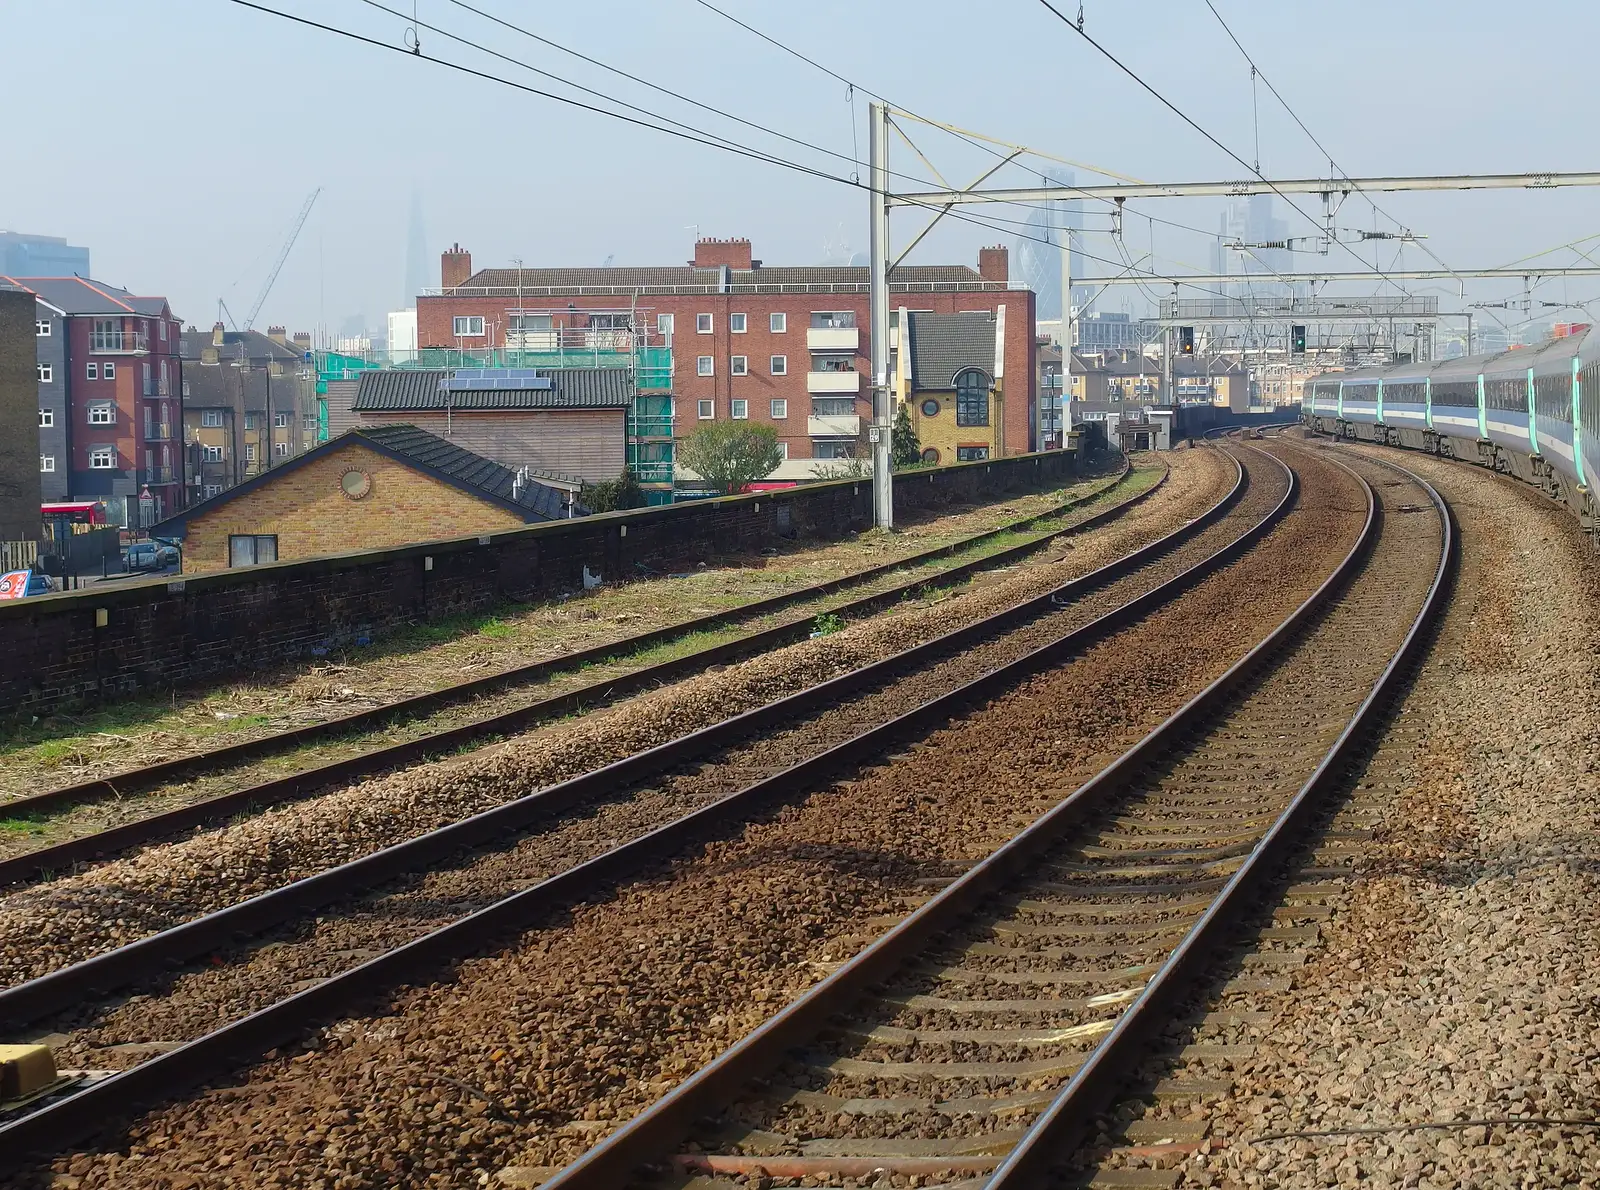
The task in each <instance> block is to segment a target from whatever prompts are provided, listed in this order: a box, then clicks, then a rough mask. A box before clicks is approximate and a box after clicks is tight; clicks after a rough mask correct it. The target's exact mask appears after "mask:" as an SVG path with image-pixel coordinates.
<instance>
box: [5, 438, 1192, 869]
mask: <svg viewBox="0 0 1600 1190" xmlns="http://www.w3.org/2000/svg"><path fill="white" fill-rule="evenodd" d="M1131 473H1132V472H1131V467H1130V466H1129V465H1128V464H1127V463H1126V461H1125V462H1124V466H1123V469H1122V470H1121V471H1120V472H1119V473H1118V474H1117V475H1116V476H1114V477H1112V478H1111V480H1110V481H1109V482H1107V483H1105V484H1104V485H1102V486H1099V487H1097V488H1096V489H1095V490H1093V491H1091V492H1088V493H1086V494H1084V495H1082V496H1079V497H1075V498H1073V499H1071V500H1067V501H1064V502H1062V503H1060V504H1058V505H1056V506H1054V507H1052V508H1049V509H1046V510H1045V511H1043V512H1040V513H1036V514H1034V515H1032V516H1028V517H1022V518H1019V519H1017V520H1014V521H1011V522H1008V523H1007V524H1004V525H1001V526H999V527H998V528H995V529H991V530H987V531H985V532H982V533H977V534H973V535H971V536H968V537H965V538H963V539H961V540H960V541H956V542H951V543H948V544H946V545H942V546H938V547H936V548H934V549H930V550H925V551H922V552H920V553H917V554H913V555H910V556H908V557H905V558H901V559H898V560H896V561H893V562H885V563H882V564H880V565H877V566H872V567H868V568H866V569H864V570H859V571H856V572H854V573H852V574H848V575H845V576H843V577H840V578H837V579H830V580H828V581H827V582H822V583H816V584H812V585H810V586H807V587H803V588H800V589H797V590H795V591H788V592H784V593H783V594H781V595H774V596H770V597H768V598H766V599H760V600H756V601H754V602H751V603H748V604H744V605H742V606H740V607H737V608H734V609H732V610H729V611H723V612H715V613H712V614H709V615H705V616H697V617H694V618H691V619H688V620H683V621H680V622H678V623H676V624H670V625H667V626H666V627H663V628H658V629H653V630H651V631H649V632H644V633H639V634H636V635H633V636H629V637H625V638H623V639H621V640H617V641H611V642H609V643H605V644H600V645H595V646H592V647H590V648H587V649H582V650H579V651H578V652H575V653H569V654H565V655H563V656H561V657H558V658H552V659H548V660H543V661H536V662H531V663H529V664H527V665H521V666H517V667H515V668H513V669H510V670H505V671H502V672H500V673H495V674H490V675H487V676H484V677H480V678H473V679H470V680H468V681H464V682H458V683H454V684H452V685H450V686H446V687H442V688H441V689H438V690H434V691H430V692H428V693H425V694H419V695H414V696H412V697H410V698H404V699H400V700H397V701H395V702H390V703H386V704H384V705H382V706H379V707H373V708H369V709H366V710H362V711H357V712H354V713H352V714H349V715H344V716H340V717H338V718H335V719H330V720H327V721H325V722H322V723H315V724H310V725H307V726H305V727H299V728H293V729H291V730H288V731H283V732H278V733H275V734H273V735H270V736H264V737H261V738H257V739H251V740H244V741H241V742H238V743H234V744H228V745H224V746H221V747H217V748H212V749H208V750H205V751H201V752H196V753H192V754H189V755H185V756H179V757H174V758H172V759H170V760H164V761H160V762H157V763H155V764H151V765H147V766H143V767H141V768H137V769H129V770H125V771H123V772H119V773H114V774H111V775H109V776H105V777H99V778H95V779H93V780H88V781H81V782H76V783H74V784H71V785H64V786H61V787H59V788H56V789H49V790H44V791H42V792H40V793H36V794H30V795H28V796H26V797H21V798H14V799H11V800H9V801H6V802H4V803H0V810H3V811H4V813H5V814H6V815H7V816H8V817H11V818H16V819H20V820H28V819H31V818H35V817H37V816H41V815H48V814H56V813H60V812H61V811H63V810H65V809H67V808H70V807H75V806H80V805H84V804H88V803H93V802H99V801H105V800H112V799H115V800H121V801H125V800H126V799H129V798H133V797H139V796H145V795H149V794H150V793H152V792H153V791H156V790H159V789H161V788H163V787H164V786H166V785H168V784H170V783H173V782H177V781H186V780H190V779H193V778H195V777H198V776H205V775H213V774H217V773H221V772H225V771H227V770H230V769H235V768H240V767H244V766H248V765H250V764H253V763H255V762H258V761H261V760H263V759H265V758H267V757H270V756H274V755H280V754H283V753H286V752H291V751H293V750H295V749H297V748H303V747H306V746H309V745H313V744H317V743H322V742H326V741H329V740H333V739H339V738H343V737H350V736H355V735H359V734H361V733H364V732H370V731H375V730H378V729H381V728H383V727H385V726H388V725H394V724H399V723H407V722H415V721H417V720H419V719H426V718H427V717H428V716H429V715H432V714H435V713H437V712H439V711H442V710H444V709H446V708H450V707H455V706H459V705H460V704H462V703H466V702H470V701H472V700H474V699H479V698H483V697H485V696H488V695H491V694H495V693H504V692H507V691H511V690H515V689H517V688H521V687H526V686H533V685H537V684H539V683H541V682H546V681H549V680H551V679H552V678H555V677H558V676H560V675H565V674H571V673H576V672H580V671H581V670H583V669H584V668H586V667H588V666H591V665H596V664H603V663H607V662H615V661H618V660H620V659H625V658H627V657H629V656H631V655H634V654H638V653H642V652H644V651H646V650H649V649H651V648H654V647H656V646H658V645H662V644H667V643H670V642H672V641H677V640H681V639H684V638H686V637H693V636H695V635H699V634H702V633H708V632H716V631H719V630H724V629H728V628H730V627H736V626H738V625H741V624H748V623H751V622H753V621H758V620H760V619H762V618H764V617H768V616H772V615H775V614H778V613H782V612H784V611H788V610H791V609H794V608H797V607H800V606H803V605H807V604H813V603H817V602H818V601H819V600H827V599H829V597H831V596H834V595H838V594H841V593H843V592H846V591H848V590H850V589H852V588H856V587H860V586H863V585H875V584H876V583H877V582H878V581H879V580H882V579H883V578H885V577H887V576H891V575H893V574H894V573H895V572H897V571H908V572H916V573H912V574H910V576H909V577H907V578H905V579H903V580H902V581H899V582H896V583H894V584H892V585H891V586H889V587H886V588H882V589H878V590H874V591H872V592H871V593H870V594H866V595H861V596H858V597H856V598H853V599H849V600H846V601H844V602H838V603H836V602H826V603H822V604H819V605H818V606H816V607H811V608H808V609H807V610H806V611H805V612H804V613H802V614H799V615H796V616H794V617H792V618H787V619H785V620H783V621H782V622H780V623H778V624H775V625H771V626H769V627H766V628H759V629H756V630H754V631H751V632H749V633H748V634H746V635H742V636H739V637H737V638H736V639H733V640H729V641H722V642H719V643H716V644H712V645H708V646H704V647H702V648H698V649H695V650H693V651H691V652H689V653H687V654H685V655H683V656H680V657H674V658H671V659H668V660H665V661H660V662H656V663H653V664H649V665H644V666H641V667H640V668H638V669H635V670H633V671H631V672H629V673H626V674H622V675H611V676H607V677H603V678H600V679H598V680H596V681H592V682H585V683H583V684H581V685H578V686H576V687H574V688H572V689H569V690H565V691H562V692H561V693H559V694H554V695H550V696H547V697H544V698H536V699H535V700H534V701H532V702H530V703H527V704H525V705H519V706H514V707H511V708H510V709H507V710H502V711H498V712H495V713H491V714H488V715H484V716H481V717H478V718H475V719H473V720H471V721H470V722H467V723H464V724H458V725H455V726H451V727H446V728H442V729H439V730H433V731H427V732H425V733H424V734H422V735H419V736H416V737H414V738H410V739H406V740H402V741H399V742H396V743H390V744H381V745H378V746H376V747H373V748H371V749H369V750H366V751H363V752H360V753H359V754H357V755H354V756H349V757H344V758H341V759H336V760H331V761H327V762H324V763H319V764H313V765H310V766H308V767H305V768H302V769H300V770H298V771H296V772H292V773H288V774H285V775H281V776H276V777H270V778H267V779H265V780H257V781H251V782H249V783H247V784H243V785H241V786H240V787H238V788H236V789H231V790H228V791H227V792H224V793H220V794H216V795H213V796H209V797H205V798H203V799H201V800H197V801H194V802H190V803H189V804H186V805H182V806H178V807H174V808H172V809H168V810H164V811H159V812H156V813H152V814H149V815H145V816H143V817H140V818H137V819H135V820H134V821H131V822H127V823H123V824H120V825H118V826H114V827H110V828H107V829H104V830H100V831H96V832H94V833H92V834H86V835H82V836H79V837H77V838H73V839H68V840H64V841H62V842H59V843H55V844H50V845H47V846H44V847H39V848H35V849H33V850H30V851H27V852H24V853H21V854H18V855H14V856H8V857H4V858H0V886H5V885H8V884H16V883H19V882H22V881H25V880H29V879H34V878H37V877H39V876H41V875H47V874H51V873H60V872H64V871H71V870H72V869H73V868H74V867H75V866H76V865H80V864H83V863H87V862H91V861H94V860H98V859H102V858H104V857H106V856H108V855H112V854H115V853H117V852H120V851H125V850H127V849H129V848H133V847H138V846H141V845H143V844H146V843H149V842H151V841H152V840H156V839H160V838H164V837H167V836H171V835H173V834H176V833H178V832H180V831H184V830H187V829H190V828H192V827H195V826H199V825H201V824H204V823H207V822H215V821H218V820H221V819H225V818H229V817H232V816H234V815H237V814H240V813H245V812H253V811H256V810H260V809H263V808H265V807H268V806H272V805H278V804H282V803H284V802H289V801H295V800H299V799H303V798H307V797H310V796H312V795H314V794H316V793H318V792H321V791H323V790H326V789H328V788H330V787H333V786H336V785H340V784H349V783H352V782H355V781H358V780H361V779H363V778H365V777H369V776H372V775H374V774H378V773H383V772H389V771H392V770H395V769H397V768H400V767H403V766H405V765H410V764H415V763H418V762H421V761H424V760H426V759H428V758H430V757H434V756H440V755H446V754H449V753H451V752H453V751H456V750H459V749H461V748H462V747H466V746H471V745H474V744H482V743H485V742H488V741H490V740H493V739H495V738H497V737H501V736H505V735H509V734H513V733H516V732H520V731H525V730H527V729H528V728H530V727H532V726H534V725H536V724H539V723H542V722H546V721H549V720H551V719H555V718H559V717H560V716H562V715H567V714H571V713H573V712H576V711H581V710H591V709H593V708H595V707H598V706H602V705H605V704H607V703H610V702H614V701H616V700H618V699H621V698H623V697H626V696H628V695H630V694H634V693H637V692H639V691H641V690H648V689H650V688H652V687H655V686H658V685H661V684H663V683H667V682H672V681H677V680H679V679H681V678H684V677H686V676H689V675H692V674H696V673H703V672H705V671H706V670H708V669H710V668H712V667H713V666H717V665H723V664H727V663H728V662H731V661H736V660H740V659H743V658H746V657H750V656H753V655H755V654H758V653H762V652H766V651H769V650H772V649H776V648H781V647H782V646H784V645H786V644H790V643H792V642H794V641H796V640H802V639H804V638H805V636H806V635H807V634H808V633H809V632H810V630H811V624H812V619H811V617H812V616H814V615H816V614H822V613H826V614H829V615H833V616H837V617H839V618H840V619H851V618H859V617H863V616H867V615H871V614H873V613H875V612H878V611H881V610H882V609H884V608H887V607H892V606H893V605H894V604H895V603H897V602H899V601H900V600H902V599H905V598H907V597H909V596H911V595H912V594H914V593H915V592H917V591H920V590H922V589H925V588H932V587H939V586H946V585H950V584H955V583H959V582H962V581H964V580H966V579H969V578H970V577H972V576H973V575H974V574H976V573H978V572H979V571H983V570H989V569H994V568H997V567H1002V566H1006V565H1009V564H1012V563H1014V562H1017V561H1019V560H1021V559H1023V558H1025V557H1027V556H1028V555H1030V554H1032V553H1036V552H1037V551H1039V550H1041V549H1044V548H1045V547H1047V546H1048V545H1050V544H1051V543H1052V542H1054V541H1056V540H1058V539H1059V538H1061V537H1063V536H1065V535H1068V534H1076V533H1082V532H1084V531H1086V530H1089V529H1093V528H1096V527H1099V526H1101V525H1105V524H1108V523H1110V522H1111V521H1113V520H1116V519H1117V518H1119V517H1121V516H1122V515H1124V514H1125V513H1127V512H1128V511H1130V510H1131V509H1133V508H1135V507H1137V506H1138V505H1139V504H1141V503H1143V502H1144V501H1145V500H1147V499H1148V498H1149V497H1150V496H1152V495H1154V494H1155V492H1156V491H1157V490H1158V489H1159V488H1161V487H1162V486H1163V484H1164V483H1165V482H1166V478H1167V477H1166V475H1162V476H1161V477H1160V479H1158V480H1157V481H1156V483H1155V484H1153V485H1151V486H1150V487H1147V488H1144V489H1143V490H1141V491H1137V492H1135V493H1133V494H1131V495H1128V496H1125V497H1123V498H1121V499H1118V500H1115V502H1114V503H1112V504H1111V505H1110V506H1109V507H1106V508H1103V509H1099V510H1098V511H1095V512H1092V513H1090V514H1089V515H1086V516H1083V517H1081V518H1079V519H1076V520H1074V521H1072V522H1071V523H1070V524H1067V525H1064V526H1061V527H1059V528H1052V529H1049V530H1047V531H1042V532H1041V531H1038V530H1037V527H1038V526H1040V525H1044V524H1046V523H1047V522H1049V521H1052V520H1055V519H1057V518H1060V517H1063V516H1067V515H1069V514H1071V513H1073V512H1074V511H1075V510H1078V509H1082V508H1084V507H1085V506H1087V505H1092V504H1095V503H1097V502H1100V501H1102V500H1104V499H1105V498H1106V497H1107V496H1109V495H1111V494H1112V493H1113V492H1114V490H1115V489H1116V488H1117V487H1118V486H1119V485H1121V484H1122V483H1123V482H1125V481H1126V480H1127V478H1128V477H1129V475H1130V474H1131ZM1029 532H1032V533H1034V534H1035V536H1033V537H1032V538H1030V539H1029V540H1027V541H1024V542H1021V543H1019V544H1017V545H1013V546H1008V547H1006V548H1003V549H1000V550H996V551H994V552H991V553H986V554H984V555H982V556H980V557H978V558H973V559H970V560H968V561H965V562H959V563H957V564H956V565H953V566H947V567H941V568H939V569H936V570H923V569H920V568H922V567H927V566H930V565H931V564H933V563H936V562H938V561H940V560H942V559H946V558H953V557H956V556H958V555H960V554H963V553H967V552H970V551H973V550H979V549H983V548H984V547H985V546H986V545H987V544H988V543H990V542H993V541H995V540H997V539H999V538H1001V537H1004V536H1006V535H1009V534H1014V533H1029Z"/></svg>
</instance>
